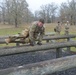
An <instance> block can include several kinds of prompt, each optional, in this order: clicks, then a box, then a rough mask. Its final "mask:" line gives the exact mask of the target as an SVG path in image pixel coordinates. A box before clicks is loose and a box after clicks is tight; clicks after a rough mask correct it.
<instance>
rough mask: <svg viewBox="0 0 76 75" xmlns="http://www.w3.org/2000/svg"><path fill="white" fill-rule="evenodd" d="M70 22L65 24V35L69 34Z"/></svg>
mask: <svg viewBox="0 0 76 75" xmlns="http://www.w3.org/2000/svg"><path fill="white" fill-rule="evenodd" d="M69 26H70V25H69V23H68V22H67V24H65V35H68V34H69Z"/></svg>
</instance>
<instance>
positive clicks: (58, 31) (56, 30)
mask: <svg viewBox="0 0 76 75" xmlns="http://www.w3.org/2000/svg"><path fill="white" fill-rule="evenodd" d="M54 31H55V32H56V34H57V35H60V32H61V25H60V24H59V23H58V25H57V26H56V27H55V28H54Z"/></svg>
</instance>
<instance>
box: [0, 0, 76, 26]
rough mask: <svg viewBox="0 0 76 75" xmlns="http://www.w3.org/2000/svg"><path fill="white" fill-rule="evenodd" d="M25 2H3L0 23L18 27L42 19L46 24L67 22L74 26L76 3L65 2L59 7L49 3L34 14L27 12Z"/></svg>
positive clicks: (0, 4)
mask: <svg viewBox="0 0 76 75" xmlns="http://www.w3.org/2000/svg"><path fill="white" fill-rule="evenodd" d="M28 7H29V5H28V3H27V2H26V0H4V1H3V2H2V3H0V22H3V23H4V24H5V23H8V24H10V25H15V27H18V25H19V24H22V23H29V22H32V21H34V20H38V19H39V18H43V19H44V20H45V22H47V23H53V22H57V21H61V22H62V23H65V22H66V21H69V22H70V24H71V25H76V1H75V0H71V1H69V0H67V2H65V3H62V4H61V5H60V6H58V5H56V4H55V3H49V4H46V5H42V6H40V10H37V11H35V12H34V13H32V12H31V10H29V8H28Z"/></svg>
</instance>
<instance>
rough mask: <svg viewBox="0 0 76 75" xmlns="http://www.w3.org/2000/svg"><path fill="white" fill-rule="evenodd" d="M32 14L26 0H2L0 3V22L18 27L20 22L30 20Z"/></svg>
mask: <svg viewBox="0 0 76 75" xmlns="http://www.w3.org/2000/svg"><path fill="white" fill-rule="evenodd" d="M32 17H33V14H32V13H31V11H30V10H29V9H28V3H27V2H26V0H4V1H3V2H2V3H1V4H0V22H3V23H4V24H5V23H8V24H10V25H15V27H18V25H19V24H21V23H25V22H26V23H28V22H31V21H32Z"/></svg>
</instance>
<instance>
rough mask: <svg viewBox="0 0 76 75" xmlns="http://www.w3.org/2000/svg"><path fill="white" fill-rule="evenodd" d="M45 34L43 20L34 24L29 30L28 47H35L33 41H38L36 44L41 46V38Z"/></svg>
mask: <svg viewBox="0 0 76 75" xmlns="http://www.w3.org/2000/svg"><path fill="white" fill-rule="evenodd" d="M44 33H45V28H44V20H43V19H40V20H39V21H38V22H34V23H33V24H32V26H31V27H30V29H29V39H30V45H32V46H34V45H35V43H36V42H35V40H38V42H37V44H38V45H42V43H41V42H42V38H43V35H44Z"/></svg>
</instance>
